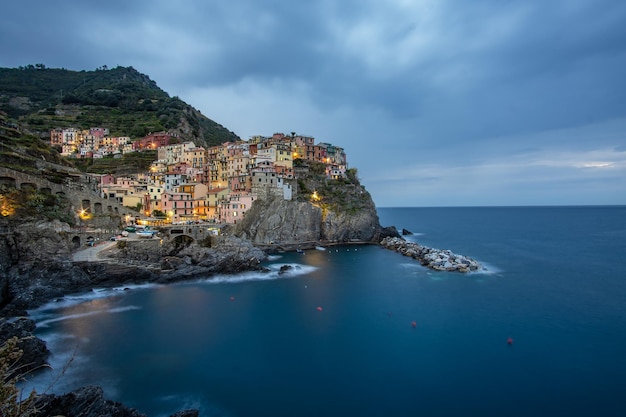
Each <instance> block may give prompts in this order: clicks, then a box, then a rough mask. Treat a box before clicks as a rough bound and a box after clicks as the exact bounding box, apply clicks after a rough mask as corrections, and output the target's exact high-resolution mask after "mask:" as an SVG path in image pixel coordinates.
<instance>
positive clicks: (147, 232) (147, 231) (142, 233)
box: [135, 226, 158, 239]
mask: <svg viewBox="0 0 626 417" xmlns="http://www.w3.org/2000/svg"><path fill="white" fill-rule="evenodd" d="M157 233H158V232H157V231H156V230H152V229H151V228H150V226H146V227H145V228H143V230H137V231H136V232H135V235H137V237H140V238H146V239H152V237H153V236H154V235H156V234H157Z"/></svg>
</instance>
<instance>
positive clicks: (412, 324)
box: [411, 321, 417, 329]
mask: <svg viewBox="0 0 626 417" xmlns="http://www.w3.org/2000/svg"><path fill="white" fill-rule="evenodd" d="M411 327H412V328H414V329H415V328H416V327H417V323H416V322H414V321H412V322H411Z"/></svg>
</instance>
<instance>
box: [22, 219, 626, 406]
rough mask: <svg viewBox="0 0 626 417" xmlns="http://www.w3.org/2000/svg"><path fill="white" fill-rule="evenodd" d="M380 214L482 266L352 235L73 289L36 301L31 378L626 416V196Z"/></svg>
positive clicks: (41, 384) (220, 399)
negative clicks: (434, 260)
mask: <svg viewBox="0 0 626 417" xmlns="http://www.w3.org/2000/svg"><path fill="white" fill-rule="evenodd" d="M379 215H380V218H381V224H383V225H395V226H396V227H398V228H406V229H408V230H410V231H412V232H414V233H415V234H414V235H413V236H410V237H409V239H410V240H414V241H417V242H420V243H422V244H424V245H427V246H431V247H436V248H440V249H450V250H452V251H453V252H456V253H459V254H463V255H467V256H471V257H473V258H475V259H477V260H479V261H480V262H481V263H483V264H484V265H486V267H487V271H485V272H483V273H473V274H469V275H463V274H458V273H444V272H434V271H430V270H427V269H424V268H422V267H420V266H419V265H418V264H417V263H416V262H415V261H412V260H411V259H408V258H405V257H402V256H401V255H398V254H396V253H394V252H391V251H388V250H385V249H382V248H379V247H377V246H351V247H337V248H332V249H329V250H326V251H319V250H312V251H308V252H306V254H304V255H302V254H297V253H286V254H283V255H282V256H280V257H279V258H275V259H273V260H272V261H271V262H269V263H268V266H269V267H270V268H272V270H273V272H271V273H268V274H258V273H254V274H243V275H238V276H234V277H233V276H231V277H218V278H216V279H212V280H199V281H196V282H193V283H184V284H177V285H170V286H145V287H134V288H132V289H130V290H127V291H122V290H106V291H105V290H102V291H94V292H93V293H90V294H85V295H80V296H75V297H67V298H66V299H65V300H63V301H60V302H55V303H53V304H50V305H48V306H46V307H44V308H41V309H39V310H37V311H33V312H32V315H33V317H34V318H35V319H36V320H37V322H38V325H39V330H38V334H39V336H40V337H43V338H44V339H46V340H47V341H48V343H49V347H50V348H51V350H52V351H53V352H54V356H53V357H52V358H51V360H52V364H53V366H54V367H55V371H53V372H50V373H47V374H43V375H39V376H37V377H36V378H34V379H33V380H32V382H31V383H32V385H33V386H34V387H36V388H37V390H38V391H42V390H44V389H45V387H46V386H47V385H48V384H49V383H51V382H52V383H53V387H52V388H51V389H50V390H51V391H52V392H67V391H69V390H71V389H74V388H76V387H78V386H82V385H86V384H98V385H101V386H103V387H104V389H105V392H106V394H107V396H108V397H109V398H112V399H115V400H118V401H122V402H123V403H125V404H127V405H129V406H132V407H135V408H137V409H139V410H140V411H141V412H143V413H146V414H148V415H150V416H161V415H169V414H170V413H173V412H175V411H178V410H181V409H184V408H189V407H195V408H200V410H201V415H202V416H273V417H278V416H316V417H317V416H347V415H355V416H356V415H358V416H365V417H367V416H381V415H387V416H415V415H423V416H461V415H481V416H491V415H507V416H590V415H598V416H623V415H626V400H625V397H624V395H625V393H626V266H625V262H626V207H524V208H394V209H391V208H381V209H379ZM284 264H289V265H292V266H293V269H292V270H291V271H289V272H288V273H285V274H279V273H278V270H279V268H280V266H281V265H284ZM412 322H415V323H416V327H415V328H414V327H413V326H412V325H411V323H412ZM508 338H512V339H513V344H512V345H509V344H508V343H507V339H508ZM70 358H73V359H72V360H71V362H70ZM68 363H69V367H68V368H67V369H66V370H65V371H62V369H63V366H64V364H68Z"/></svg>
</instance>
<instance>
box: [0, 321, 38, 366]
mask: <svg viewBox="0 0 626 417" xmlns="http://www.w3.org/2000/svg"><path fill="white" fill-rule="evenodd" d="M34 331H35V322H34V321H33V320H31V319H27V318H24V317H21V318H18V319H17V320H15V321H12V322H10V321H6V320H2V321H0V341H1V342H2V343H4V341H6V340H8V339H10V338H12V337H17V338H18V343H17V347H18V348H19V349H20V350H22V356H21V357H20V359H19V360H18V362H17V364H16V365H15V369H16V370H19V373H21V374H27V373H29V372H31V371H34V370H37V369H40V368H41V367H43V366H45V365H46V360H47V359H48V356H49V355H50V351H49V350H48V347H47V346H46V342H44V341H43V340H41V339H39V338H37V337H35V336H33V332H34Z"/></svg>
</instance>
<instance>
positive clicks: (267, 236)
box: [234, 194, 385, 249]
mask: <svg viewBox="0 0 626 417" xmlns="http://www.w3.org/2000/svg"><path fill="white" fill-rule="evenodd" d="M384 230H385V229H383V228H382V227H381V226H380V223H379V220H378V214H377V213H376V207H375V206H374V203H373V201H372V200H371V198H369V194H368V198H367V199H366V201H365V204H362V205H361V206H360V207H358V208H355V209H352V210H349V211H348V210H337V209H335V210H333V209H332V208H329V207H324V206H322V205H319V204H316V203H314V202H304V201H287V200H284V199H282V198H280V197H266V198H263V199H259V200H256V201H255V202H254V203H253V205H252V207H251V208H250V210H249V211H248V212H247V213H246V216H245V218H244V219H243V221H241V222H240V223H238V224H237V225H236V227H235V230H234V233H235V235H237V236H240V237H242V238H245V239H248V240H250V241H251V242H252V243H253V244H255V245H259V246H263V247H276V248H285V249H289V248H292V247H294V246H298V247H302V248H304V247H309V246H315V245H328V244H338V243H355V242H359V243H369V242H372V243H377V242H378V241H379V240H380V239H381V235H383V234H384Z"/></svg>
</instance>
